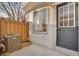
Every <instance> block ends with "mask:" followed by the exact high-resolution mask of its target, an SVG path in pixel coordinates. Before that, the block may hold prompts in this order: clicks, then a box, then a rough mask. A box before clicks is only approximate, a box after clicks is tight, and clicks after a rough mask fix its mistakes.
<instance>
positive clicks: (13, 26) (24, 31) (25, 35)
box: [0, 20, 29, 42]
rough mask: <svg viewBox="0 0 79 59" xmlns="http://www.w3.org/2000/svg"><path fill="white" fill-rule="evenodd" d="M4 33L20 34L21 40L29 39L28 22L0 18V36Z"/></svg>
mask: <svg viewBox="0 0 79 59" xmlns="http://www.w3.org/2000/svg"><path fill="white" fill-rule="evenodd" d="M6 34H20V35H21V37H22V42H26V41H28V40H29V22H27V23H26V22H18V21H11V20H0V36H3V35H6Z"/></svg>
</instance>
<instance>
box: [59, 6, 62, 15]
mask: <svg viewBox="0 0 79 59" xmlns="http://www.w3.org/2000/svg"><path fill="white" fill-rule="evenodd" d="M59 14H60V15H63V7H61V8H59Z"/></svg>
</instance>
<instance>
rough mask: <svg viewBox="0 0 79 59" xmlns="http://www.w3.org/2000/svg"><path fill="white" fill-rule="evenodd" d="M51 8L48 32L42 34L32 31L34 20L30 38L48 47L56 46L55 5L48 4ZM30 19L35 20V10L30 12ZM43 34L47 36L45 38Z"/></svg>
mask: <svg viewBox="0 0 79 59" xmlns="http://www.w3.org/2000/svg"><path fill="white" fill-rule="evenodd" d="M47 8H49V21H48V23H47V24H48V29H47V30H48V32H47V34H40V33H37V34H35V33H32V22H30V27H29V29H30V31H29V35H30V40H31V41H32V42H33V43H36V44H40V45H42V46H44V47H47V48H54V46H56V17H55V14H56V13H55V12H56V10H55V9H56V8H55V6H47ZM29 20H33V11H31V12H30V13H29ZM43 36H44V37H45V38H43Z"/></svg>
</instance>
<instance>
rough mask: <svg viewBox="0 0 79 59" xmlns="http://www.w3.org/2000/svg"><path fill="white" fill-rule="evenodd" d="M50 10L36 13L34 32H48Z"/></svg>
mask: <svg viewBox="0 0 79 59" xmlns="http://www.w3.org/2000/svg"><path fill="white" fill-rule="evenodd" d="M47 20H48V9H47V8H44V9H41V10H38V11H35V12H34V14H33V31H34V32H47Z"/></svg>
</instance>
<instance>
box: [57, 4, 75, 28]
mask: <svg viewBox="0 0 79 59" xmlns="http://www.w3.org/2000/svg"><path fill="white" fill-rule="evenodd" d="M71 4H73V5H74V6H73V8H74V9H73V10H72V11H69V5H71ZM65 6H68V20H67V21H68V26H64V20H65V19H64V13H67V12H64V7H65ZM60 8H63V15H62V16H63V26H60V21H61V20H60V16H61V15H60ZM69 12H73V13H74V18H72V19H73V25H72V26H70V25H69V20H70V19H69ZM57 15H58V27H75V3H69V4H63V5H61V6H59V7H58V14H57Z"/></svg>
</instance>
